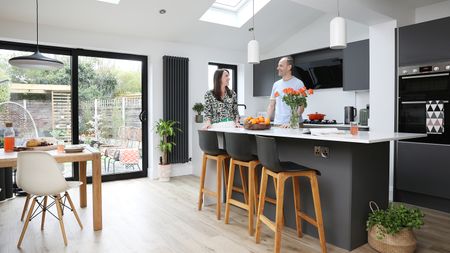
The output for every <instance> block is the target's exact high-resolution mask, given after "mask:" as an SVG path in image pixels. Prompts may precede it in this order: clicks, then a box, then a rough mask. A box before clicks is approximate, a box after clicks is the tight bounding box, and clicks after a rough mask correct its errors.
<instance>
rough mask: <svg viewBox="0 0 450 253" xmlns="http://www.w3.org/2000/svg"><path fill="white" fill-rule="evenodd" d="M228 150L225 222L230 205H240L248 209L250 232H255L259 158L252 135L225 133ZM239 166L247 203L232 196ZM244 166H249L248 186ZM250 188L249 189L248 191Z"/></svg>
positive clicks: (228, 216)
mask: <svg viewBox="0 0 450 253" xmlns="http://www.w3.org/2000/svg"><path fill="white" fill-rule="evenodd" d="M225 142H226V144H227V145H226V150H227V153H228V154H229V155H230V157H231V159H230V169H229V171H230V172H229V177H228V188H227V199H226V204H225V224H228V223H229V218H230V205H234V206H237V207H240V208H242V209H244V210H247V211H248V232H249V234H250V235H253V232H254V212H255V208H256V166H257V165H258V164H259V161H258V158H257V157H256V156H255V155H253V154H252V152H251V145H252V142H251V140H250V136H249V135H246V134H236V133H225ZM236 165H238V166H239V172H240V175H241V183H242V188H243V190H244V192H243V195H244V201H245V203H243V202H241V201H238V200H236V199H233V198H232V195H233V194H232V190H233V187H234V172H235V169H236ZM243 167H246V168H248V188H247V185H246V182H245V180H244V171H243ZM247 189H248V191H247Z"/></svg>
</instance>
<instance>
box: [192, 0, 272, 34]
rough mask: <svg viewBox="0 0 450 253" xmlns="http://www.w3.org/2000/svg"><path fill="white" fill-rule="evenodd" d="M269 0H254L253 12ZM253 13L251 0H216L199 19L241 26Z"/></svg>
mask: <svg viewBox="0 0 450 253" xmlns="http://www.w3.org/2000/svg"><path fill="white" fill-rule="evenodd" d="M270 1H271V0H255V14H256V13H258V11H259V10H261V9H262V8H263V7H264V6H265V5H266V4H268V3H269V2H270ZM252 15H253V0H216V1H215V2H214V3H213V4H212V5H211V7H210V8H209V9H208V10H207V11H206V12H205V13H204V14H203V16H201V18H200V20H201V21H205V22H211V23H216V24H221V25H226V26H232V27H238V28H240V27H242V25H244V24H245V23H246V22H247V21H248V20H249V19H250V18H251V17H252Z"/></svg>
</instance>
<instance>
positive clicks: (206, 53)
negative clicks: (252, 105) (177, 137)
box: [0, 20, 252, 177]
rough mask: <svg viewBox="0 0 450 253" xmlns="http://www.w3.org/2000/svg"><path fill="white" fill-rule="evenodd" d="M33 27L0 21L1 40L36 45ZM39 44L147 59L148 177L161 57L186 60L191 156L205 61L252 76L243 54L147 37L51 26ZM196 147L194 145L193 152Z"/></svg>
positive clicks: (153, 173) (158, 112) (182, 169)
mask: <svg viewBox="0 0 450 253" xmlns="http://www.w3.org/2000/svg"><path fill="white" fill-rule="evenodd" d="M34 28H35V27H34V26H33V25H32V24H25V23H18V22H10V21H4V20H2V21H0V40H6V41H18V42H28V43H35V30H34ZM39 31H40V41H41V44H46V45H54V46H64V47H72V48H83V49H92V50H102V51H112V52H122V53H131V54H141V55H147V56H149V68H148V71H149V80H148V85H149V96H148V97H149V104H148V106H149V129H148V131H149V176H150V177H157V175H158V173H157V170H152V169H154V168H157V164H158V162H159V152H158V150H157V149H156V148H155V147H156V146H157V143H158V141H159V138H158V137H157V136H156V135H154V134H152V125H153V122H155V121H156V120H157V119H159V118H161V117H162V101H163V100H162V99H163V98H162V93H163V89H162V88H163V87H162V79H163V78H162V71H163V69H162V57H163V56H164V55H173V56H182V57H188V58H189V113H190V115H189V116H190V117H189V118H190V124H189V125H190V129H189V133H188V134H189V140H190V143H191V144H192V145H191V146H190V154H191V156H192V153H193V140H192V138H193V137H192V132H193V129H194V128H195V127H194V124H195V123H193V117H194V114H195V113H194V112H193V111H192V110H191V108H192V105H193V103H195V102H203V95H204V93H205V91H206V90H207V89H208V82H207V78H208V71H207V70H208V62H210V61H212V62H220V63H230V64H238V66H239V70H238V71H239V73H240V74H245V75H246V76H250V75H251V73H252V72H251V66H250V65H248V64H245V62H246V52H241V51H231V50H222V49H219V48H213V47H210V48H206V47H200V46H196V45H190V44H180V43H171V42H164V41H156V40H150V39H146V38H138V37H129V36H114V35H108V34H100V33H89V32H82V31H77V30H68V29H62V28H57V27H51V26H45V25H41V26H40V30H39ZM196 147H197V146H195V148H194V149H197V148H196ZM174 169H175V170H174V174H175V175H180V174H191V173H192V165H190V164H185V165H177V166H175V168H174Z"/></svg>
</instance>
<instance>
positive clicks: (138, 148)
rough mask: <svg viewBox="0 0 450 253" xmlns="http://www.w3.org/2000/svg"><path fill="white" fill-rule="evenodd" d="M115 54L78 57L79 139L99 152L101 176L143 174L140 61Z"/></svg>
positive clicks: (141, 65)
mask: <svg viewBox="0 0 450 253" xmlns="http://www.w3.org/2000/svg"><path fill="white" fill-rule="evenodd" d="M86 55H88V54H86ZM114 56H117V55H110V54H104V55H102V56H101V57H98V56H81V55H80V56H79V57H78V112H79V114H78V138H79V142H80V143H85V144H89V145H91V146H94V147H96V148H97V149H98V150H99V151H100V152H101V154H102V174H103V175H115V177H116V178H120V175H121V174H122V175H123V174H142V173H143V166H142V165H143V150H142V147H143V138H142V137H143V129H145V128H144V127H143V122H142V118H140V116H141V115H142V114H141V113H142V112H143V108H142V101H143V100H142V72H143V71H142V70H143V69H142V68H143V62H142V61H140V60H132V59H128V60H125V59H118V58H109V57H114ZM90 173H91V171H90V168H89V167H88V175H90Z"/></svg>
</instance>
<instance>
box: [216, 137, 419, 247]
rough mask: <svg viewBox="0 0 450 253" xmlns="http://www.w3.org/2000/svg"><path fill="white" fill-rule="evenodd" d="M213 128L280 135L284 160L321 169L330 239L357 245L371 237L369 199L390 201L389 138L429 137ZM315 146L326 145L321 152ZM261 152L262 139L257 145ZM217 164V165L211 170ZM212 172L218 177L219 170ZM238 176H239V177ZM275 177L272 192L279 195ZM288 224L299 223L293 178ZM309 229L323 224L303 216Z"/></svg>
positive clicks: (306, 193)
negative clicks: (316, 150) (311, 222)
mask: <svg viewBox="0 0 450 253" xmlns="http://www.w3.org/2000/svg"><path fill="white" fill-rule="evenodd" d="M208 131H216V132H218V133H222V132H232V133H239V134H250V135H262V136H272V137H275V138H276V139H277V144H278V151H279V156H280V160H282V161H288V160H289V161H293V162H296V163H299V164H302V165H304V166H307V167H310V168H314V169H317V170H319V171H320V172H321V174H322V175H321V176H320V177H319V178H318V180H319V188H320V197H321V203H322V211H323V219H324V226H325V234H326V235H325V238H326V241H327V243H330V244H333V245H336V246H338V247H340V248H343V249H346V250H353V249H355V248H357V247H359V246H361V245H363V244H365V243H366V242H367V232H366V220H367V216H368V213H369V206H368V203H369V201H371V200H373V201H376V202H377V203H378V205H379V206H380V208H386V207H387V206H388V202H389V153H390V152H389V148H390V145H389V142H390V141H393V140H404V139H411V138H419V137H424V136H425V135H422V134H409V133H377V132H370V131H368V132H360V133H359V135H357V136H352V135H350V134H348V133H344V134H332V135H322V136H314V135H311V134H304V133H303V130H302V129H282V128H272V129H270V130H263V131H255V130H245V129H243V128H223V129H209V130H208ZM315 147H322V151H324V150H325V152H321V153H319V154H317V153H316V152H315ZM249 148H251V149H253V151H254V152H255V153H256V144H255V145H253V147H249ZM212 170H214V169H213V168H212V165H211V168H210V169H208V173H209V171H212ZM208 173H207V177H212V176H213V175H210V176H208ZM236 180H237V181H239V179H237V178H236ZM271 183H272V182H270V180H269V185H268V186H267V189H268V196H271V197H274V196H275V194H274V190H273V189H274V188H273V185H271ZM300 188H301V189H300V191H301V200H302V202H301V203H302V206H301V208H302V211H304V212H306V213H308V214H309V215H311V216H313V217H314V209H313V203H312V196H311V192H310V187H309V182H308V181H307V180H306V179H301V180H300ZM284 203H285V204H284V215H285V225H286V226H288V227H291V228H295V213H294V210H295V209H294V201H293V190H292V182H291V181H290V180H289V181H288V182H286V190H285V202H284ZM264 212H265V214H266V215H267V216H268V217H270V218H271V219H274V218H275V207H274V206H273V205H272V204H269V203H267V204H266V207H265V211H264ZM303 230H304V232H305V233H306V234H309V235H312V236H314V237H316V238H317V230H316V228H315V227H313V226H312V225H310V224H309V223H306V222H303Z"/></svg>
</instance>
